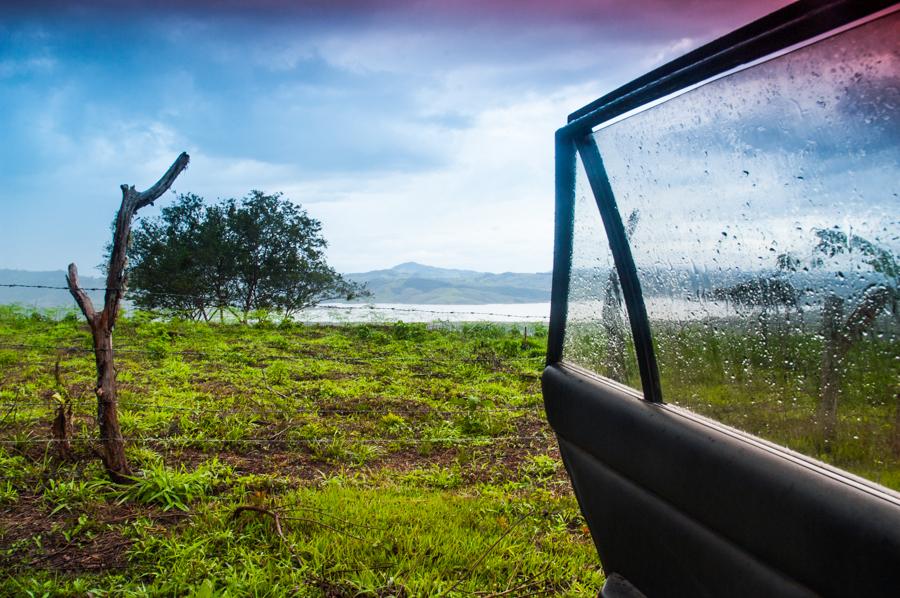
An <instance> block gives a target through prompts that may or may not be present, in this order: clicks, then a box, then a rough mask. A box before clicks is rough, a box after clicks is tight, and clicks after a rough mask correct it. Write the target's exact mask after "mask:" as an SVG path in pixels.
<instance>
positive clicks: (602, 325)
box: [563, 162, 641, 389]
mask: <svg viewBox="0 0 900 598" xmlns="http://www.w3.org/2000/svg"><path fill="white" fill-rule="evenodd" d="M574 211H575V213H574V227H573V235H572V265H571V270H570V275H569V295H568V304H567V316H566V331H565V340H564V344H563V359H564V360H566V361H568V362H570V363H574V364H576V365H579V366H581V367H583V368H585V369H588V370H591V371H593V372H595V373H597V374H600V375H601V376H605V377H607V378H610V379H612V380H615V381H616V382H621V383H623V384H627V385H630V386H632V387H634V388H637V389H640V387H641V381H640V374H639V372H638V366H637V360H636V359H635V351H634V339H633V337H632V335H631V326H630V323H629V320H628V312H627V311H626V309H625V305H624V301H623V297H622V289H621V286H620V284H619V278H618V275H617V274H616V272H615V270H614V268H613V258H612V253H611V252H610V249H609V243H607V241H606V233H605V232H604V229H603V222H602V221H601V219H600V212H599V210H598V209H597V203H596V201H595V200H594V195H593V193H592V192H591V188H590V185H589V184H588V180H587V176H586V175H585V171H584V167H583V166H582V164H581V162H578V163H577V165H576V173H575V208H574Z"/></svg>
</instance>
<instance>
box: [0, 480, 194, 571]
mask: <svg viewBox="0 0 900 598" xmlns="http://www.w3.org/2000/svg"><path fill="white" fill-rule="evenodd" d="M80 515H87V516H88V518H87V519H86V520H85V524H84V525H83V526H82V528H83V529H81V530H77V529H76V528H77V526H78V518H79V516H80ZM138 517H147V518H149V519H151V520H152V521H155V522H157V523H158V524H160V525H163V526H171V525H174V524H175V523H177V522H178V521H180V520H182V519H184V518H185V517H186V514H184V513H181V512H180V511H179V512H171V511H170V512H164V511H162V510H160V509H156V508H152V507H143V506H142V507H136V506H134V505H118V504H115V503H110V504H103V505H99V506H97V507H96V508H92V509H91V510H90V511H85V512H71V513H70V512H65V513H57V514H55V515H52V516H51V515H49V509H48V508H47V505H46V503H44V502H43V501H42V500H41V499H40V497H38V496H23V497H21V498H20V499H19V500H18V501H17V502H16V504H14V505H12V506H9V507H6V508H4V509H2V510H0V574H2V573H3V572H6V573H10V574H11V573H13V572H15V571H19V570H24V569H28V570H48V571H57V572H66V573H82V572H101V571H117V570H122V569H124V568H125V567H126V566H127V564H128V562H127V553H128V549H129V547H130V546H131V544H132V542H131V540H130V539H128V538H126V537H125V536H124V535H123V534H122V532H121V530H120V529H119V526H121V525H122V524H125V523H127V522H129V521H132V520H134V519H137V518H138ZM64 531H68V532H69V533H70V536H69V538H68V539H67V538H66V536H65V534H64V533H63V532H64Z"/></svg>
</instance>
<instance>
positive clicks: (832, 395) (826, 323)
mask: <svg viewBox="0 0 900 598" xmlns="http://www.w3.org/2000/svg"><path fill="white" fill-rule="evenodd" d="M843 320H844V300H843V299H841V298H840V297H837V296H835V295H829V296H828V297H826V298H825V305H824V307H823V309H822V337H823V339H824V343H823V346H822V373H821V389H820V395H819V414H818V416H819V429H820V431H821V446H820V447H819V448H820V450H821V451H823V452H825V453H831V450H832V448H833V446H834V443H835V441H836V440H837V407H838V395H839V393H840V386H841V370H842V369H843V367H842V366H843V354H844V348H843V346H842V345H843V343H842V342H841V341H842V339H841V336H842V330H841V328H842V324H843Z"/></svg>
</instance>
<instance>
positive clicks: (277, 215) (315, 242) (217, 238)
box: [129, 191, 367, 321]
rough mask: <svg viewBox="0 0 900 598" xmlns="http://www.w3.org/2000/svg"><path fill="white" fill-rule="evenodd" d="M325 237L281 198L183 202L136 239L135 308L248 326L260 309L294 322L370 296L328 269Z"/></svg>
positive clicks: (185, 198)
mask: <svg viewBox="0 0 900 598" xmlns="http://www.w3.org/2000/svg"><path fill="white" fill-rule="evenodd" d="M321 231H322V225H321V223H320V222H319V221H318V220H316V219H314V218H312V217H310V216H309V215H308V214H307V212H306V210H304V209H302V208H300V207H299V206H297V205H296V204H294V203H293V202H291V201H289V200H287V199H285V198H283V197H282V195H281V194H280V193H276V194H272V195H267V194H265V193H263V192H261V191H252V192H251V193H250V194H249V195H248V196H246V197H245V198H243V199H241V200H235V199H227V200H224V201H221V202H220V203H218V204H215V205H206V204H205V203H204V201H203V198H201V197H198V196H196V195H193V194H184V195H181V196H180V197H179V198H178V200H177V201H176V202H175V203H174V204H173V205H171V206H169V207H167V208H165V209H163V210H162V213H161V215H160V216H159V217H157V218H152V219H148V220H144V221H141V223H140V225H139V226H138V227H137V229H136V230H135V231H134V233H133V234H132V243H131V246H130V249H129V255H130V258H131V268H130V280H131V284H132V286H133V287H134V289H135V303H136V304H137V305H138V306H139V307H142V308H147V309H164V310H169V311H174V312H177V313H182V314H187V315H189V316H190V317H192V318H204V319H209V318H210V317H212V316H214V315H215V314H216V313H218V314H219V316H220V317H222V315H223V314H224V312H226V311H230V312H232V313H234V314H236V315H238V316H239V317H240V318H241V320H242V321H247V319H248V317H249V314H250V313H251V312H254V311H258V310H274V311H278V312H279V313H281V314H282V315H283V316H284V317H289V316H291V315H293V314H295V313H296V312H298V311H299V310H302V309H304V308H307V307H311V306H313V305H315V304H317V303H319V302H321V301H326V300H328V299H336V298H346V299H352V298H354V297H358V296H361V295H365V294H367V292H366V291H365V289H364V287H361V286H360V285H358V284H355V283H351V282H348V281H346V280H345V279H344V278H343V277H342V276H341V275H340V274H338V273H337V272H335V270H334V269H333V268H331V267H330V266H328V264H327V263H326V260H325V253H324V251H325V248H326V247H327V242H326V241H325V239H324V238H323V237H322V234H321Z"/></svg>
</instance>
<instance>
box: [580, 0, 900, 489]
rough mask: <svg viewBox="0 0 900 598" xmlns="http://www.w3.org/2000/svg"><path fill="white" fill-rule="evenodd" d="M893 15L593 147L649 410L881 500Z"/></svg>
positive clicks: (889, 281)
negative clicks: (826, 467) (620, 225)
mask: <svg viewBox="0 0 900 598" xmlns="http://www.w3.org/2000/svg"><path fill="white" fill-rule="evenodd" d="M898 15H900V13H897V12H895V13H893V14H891V15H888V16H886V17H882V18H880V19H878V20H875V21H871V22H869V23H867V24H864V25H862V26H859V27H856V28H854V29H850V30H848V31H845V32H843V33H840V34H837V35H835V36H832V37H829V38H827V39H825V40H822V41H819V42H817V43H815V44H812V45H808V46H806V47H804V48H801V49H798V50H795V51H793V52H791V53H788V54H784V55H782V56H779V57H777V58H774V59H772V60H769V61H766V62H763V63H761V64H758V65H755V66H753V67H751V68H748V69H745V70H742V71H739V72H737V73H735V74H732V75H730V76H727V77H723V78H721V79H718V80H715V81H713V82H710V83H708V84H706V85H703V86H700V87H698V88H696V89H694V90H692V91H689V92H687V93H684V94H682V95H680V96H677V97H674V98H672V99H670V100H668V101H666V102H663V103H661V104H659V105H657V106H655V107H653V108H650V109H647V110H645V111H643V112H640V113H638V114H636V115H633V116H631V117H628V118H626V119H624V120H621V121H619V122H618V123H615V124H612V125H610V126H608V127H605V128H602V129H600V130H598V131H596V132H595V133H594V136H595V139H596V141H597V144H598V146H599V148H600V153H601V155H602V156H603V159H604V163H605V165H606V168H607V170H608V174H609V175H610V180H611V183H612V187H613V191H614V193H615V195H616V199H617V201H618V205H619V208H620V210H621V212H622V215H623V218H625V217H627V216H628V215H629V214H638V215H639V218H638V219H637V221H636V224H635V226H634V231H633V234H632V239H631V241H632V251H633V253H634V257H635V261H636V264H637V267H638V271H639V276H640V279H641V284H642V287H643V291H644V294H645V301H646V304H647V310H648V312H649V317H650V321H651V328H652V332H653V335H654V342H655V343H656V350H657V357H658V360H659V367H660V376H661V382H662V389H663V396H664V399H665V400H666V402H669V403H675V404H678V405H682V406H684V407H687V408H689V409H692V410H695V411H697V412H699V413H702V414H704V415H707V416H710V417H713V418H715V419H718V420H720V421H722V422H724V423H727V424H730V425H733V426H735V427H738V428H741V429H743V430H746V431H748V432H751V433H753V434H757V435H759V436H762V437H764V438H767V439H770V440H773V441H776V442H779V443H781V444H783V445H786V446H788V447H790V448H793V449H795V450H798V451H801V452H803V453H805V454H807V455H811V456H814V457H817V458H820V459H822V460H825V461H828V462H831V463H833V464H835V465H838V466H840V467H843V468H845V469H847V470H849V471H852V472H854V473H856V474H859V475H862V476H864V477H867V478H869V479H871V480H873V481H876V482H879V483H882V484H884V485H886V486H890V487H893V488H895V489H900V342H898V341H900V338H898V336H900V315H898V296H900V295H898V285H900V226H898V217H900V176H898V175H900V170H898V159H900V150H898V140H900V113H898V109H900V35H898V32H900V21H898V19H900V16H898Z"/></svg>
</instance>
